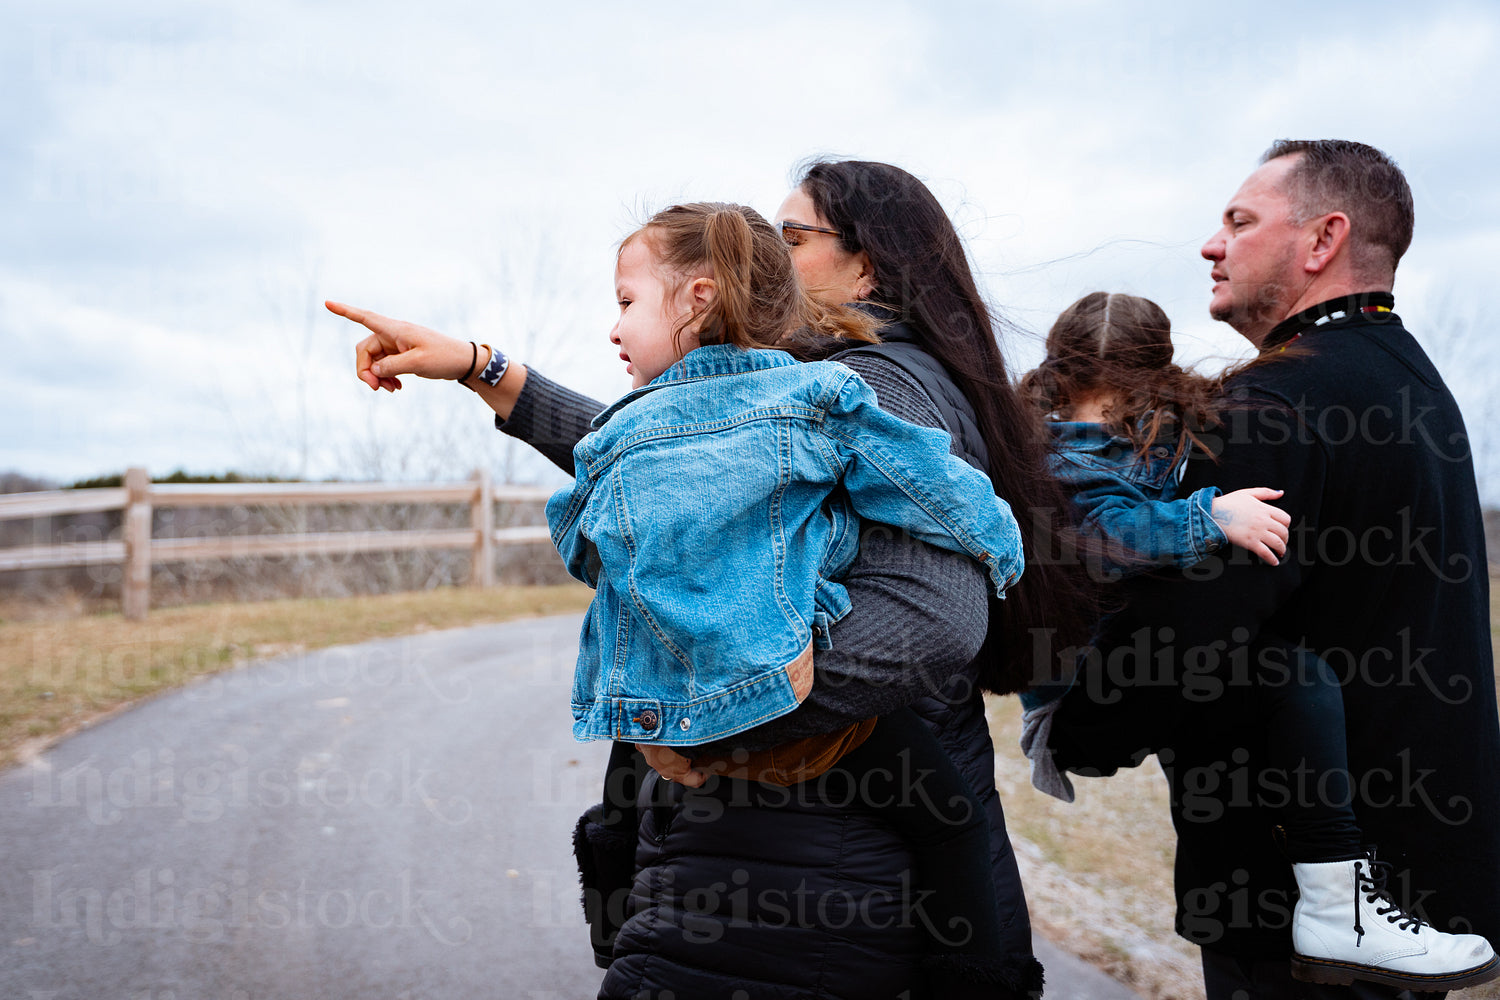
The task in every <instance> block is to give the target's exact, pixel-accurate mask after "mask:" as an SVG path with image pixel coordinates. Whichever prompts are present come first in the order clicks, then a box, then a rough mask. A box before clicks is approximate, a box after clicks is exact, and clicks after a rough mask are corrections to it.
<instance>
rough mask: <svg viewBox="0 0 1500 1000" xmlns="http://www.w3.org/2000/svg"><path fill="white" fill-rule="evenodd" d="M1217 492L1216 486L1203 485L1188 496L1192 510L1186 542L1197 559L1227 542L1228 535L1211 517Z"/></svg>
mask: <svg viewBox="0 0 1500 1000" xmlns="http://www.w3.org/2000/svg"><path fill="white" fill-rule="evenodd" d="M1219 493H1220V491H1219V488H1218V487H1217V486H1205V487H1204V488H1203V489H1201V490H1198V491H1197V492H1196V493H1194V494H1193V495H1192V496H1191V497H1189V498H1188V506H1189V508H1190V510H1191V512H1192V513H1191V515H1190V516H1189V517H1188V544H1189V546H1191V548H1192V552H1193V555H1194V556H1195V557H1197V558H1198V559H1202V558H1204V557H1205V556H1207V555H1208V554H1209V553H1210V552H1216V551H1218V550H1219V549H1221V548H1223V547H1224V546H1226V545H1228V544H1229V536H1228V535H1226V534H1224V529H1223V528H1221V527H1219V522H1218V521H1215V520H1214V517H1213V509H1214V498H1215V497H1217V496H1219Z"/></svg>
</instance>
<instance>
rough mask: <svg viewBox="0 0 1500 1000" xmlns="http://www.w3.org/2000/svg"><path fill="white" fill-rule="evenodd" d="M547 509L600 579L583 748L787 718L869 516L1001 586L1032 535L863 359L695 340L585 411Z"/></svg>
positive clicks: (691, 738) (729, 731) (680, 737)
mask: <svg viewBox="0 0 1500 1000" xmlns="http://www.w3.org/2000/svg"><path fill="white" fill-rule="evenodd" d="M593 426H594V428H595V430H594V432H593V433H591V434H589V435H588V436H586V437H585V438H584V439H583V440H582V441H580V442H579V443H578V446H577V447H576V448H575V449H574V453H573V455H574V465H575V471H576V479H575V481H574V483H573V485H571V486H568V487H565V488H564V489H562V490H559V491H558V492H557V493H556V494H555V495H554V496H553V497H552V499H551V500H550V501H549V502H548V504H547V519H548V521H549V522H550V523H551V526H552V541H553V543H554V544H556V546H557V549H558V552H559V553H560V554H561V555H562V557H563V562H564V563H565V564H566V565H567V567H568V571H569V572H570V573H572V574H573V575H574V576H575V577H577V578H578V579H580V580H582V581H583V582H585V583H587V584H589V585H590V586H592V587H594V588H595V589H596V590H597V594H596V595H595V597H594V601H593V603H592V604H591V605H590V607H589V610H588V614H587V615H586V617H585V619H584V624H583V630H582V635H581V637H580V642H579V652H578V664H577V668H576V670H575V672H574V681H573V719H574V722H573V735H574V736H575V737H576V738H577V739H579V740H596V739H617V740H629V741H631V742H636V743H657V744H663V745H674V744H676V745H694V744H701V743H706V742H709V741H712V740H715V739H720V738H723V737H725V736H731V735H733V734H735V733H737V732H741V731H743V730H745V729H749V728H751V727H753V726H755V725H757V724H758V723H760V722H763V721H765V720H767V719H771V718H774V717H776V716H778V715H781V714H783V713H786V712H789V711H791V710H792V709H793V708H795V707H796V706H797V704H798V702H799V701H800V700H801V699H802V698H803V697H805V696H806V694H807V691H808V690H809V689H810V688H811V685H812V649H813V645H812V644H813V643H815V642H816V643H819V644H820V647H821V648H827V644H828V642H829V639H828V625H829V624H830V623H832V622H835V621H837V620H839V619H840V618H842V617H843V616H844V614H846V613H847V611H848V608H849V599H848V595H847V594H846V592H845V590H844V587H843V586H842V585H841V584H839V583H838V582H837V580H838V577H839V576H840V575H841V574H842V573H843V572H844V571H845V570H846V569H847V568H848V566H849V563H850V562H851V561H852V560H853V558H854V555H855V552H856V549H857V547H858V542H859V521H858V518H860V517H864V518H868V519H869V520H871V521H878V522H881V523H883V524H889V525H891V526H893V527H895V528H898V529H902V530H906V531H909V532H910V533H911V534H912V536H913V537H916V538H919V539H921V540H923V541H926V542H930V543H932V544H934V545H939V546H942V547H944V548H947V549H951V550H953V551H958V552H967V553H969V554H970V555H971V556H973V557H974V558H975V559H978V560H979V561H980V562H982V563H983V564H984V565H985V566H986V567H987V569H988V570H989V574H990V579H991V581H992V583H993V585H994V587H995V591H996V593H1001V592H1003V591H1004V590H1005V589H1006V588H1007V587H1009V586H1010V585H1011V584H1013V583H1014V582H1015V581H1016V579H1017V578H1018V577H1019V576H1020V573H1021V569H1022V565H1023V564H1022V557H1021V539H1020V532H1019V529H1018V527H1017V525H1016V522H1015V518H1014V517H1013V516H1012V515H1011V512H1010V508H1009V506H1008V505H1007V504H1006V503H1005V501H1003V500H1001V499H999V498H998V497H996V496H995V494H994V490H993V488H992V486H991V485H990V481H989V479H988V478H987V477H986V476H985V475H984V474H983V473H981V472H979V471H978V470H976V469H974V468H973V467H972V466H970V465H968V464H967V463H965V462H963V461H962V460H960V459H958V458H956V457H954V456H952V455H950V454H949V450H948V449H949V437H948V435H947V434H945V433H944V432H942V431H938V430H933V429H931V428H923V427H918V426H916V425H914V424H910V423H907V422H905V421H903V420H899V419H897V418H896V417H893V416H891V415H890V414H888V413H885V412H884V411H882V410H881V409H880V407H879V406H878V405H877V403H876V400H875V394H874V392H873V391H872V390H871V389H870V387H869V386H868V385H866V384H865V383H864V381H863V380H862V379H860V378H859V377H858V376H857V375H856V374H855V373H854V371H853V370H852V369H850V368H848V367H846V366H845V365H842V364H838V363H836V362H815V363H808V364H801V363H798V362H796V361H795V360H793V359H792V358H791V357H790V356H789V355H787V354H784V353H782V352H780V351H746V350H741V349H739V348H735V347H729V346H726V345H712V346H708V347H700V348H698V349H697V350H695V351H692V352H690V353H689V354H688V355H687V356H686V357H685V358H683V359H682V360H681V361H679V362H678V363H677V364H675V365H673V366H672V367H671V368H670V369H668V370H667V371H666V372H665V373H664V374H662V375H661V376H659V377H658V378H657V379H656V380H655V381H653V382H651V383H650V384H649V385H646V386H642V387H641V388H639V389H636V390H634V391H633V392H630V393H628V394H627V395H625V396H624V397H623V398H622V399H620V400H619V401H618V402H616V403H614V404H613V405H612V406H610V407H609V408H608V409H606V410H605V411H604V412H603V413H601V414H599V416H598V417H596V418H595V419H594V422H593Z"/></svg>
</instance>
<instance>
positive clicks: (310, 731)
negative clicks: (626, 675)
mask: <svg viewBox="0 0 1500 1000" xmlns="http://www.w3.org/2000/svg"><path fill="white" fill-rule="evenodd" d="M577 629H578V617H577V616H564V617H558V618H546V619H538V620H532V621H522V622H513V623H510V624H506V625H495V626H484V627H480V628H472V629H464V630H459V631H452V632H441V633H431V634H427V635H421V636H414V637H409V638H404V639H398V640H386V641H379V642H370V643H365V644H362V645H359V646H349V647H341V648H338V649H331V650H325V651H323V652H319V653H312V654H307V655H303V656H295V657H287V658H282V659H278V660H272V661H268V662H264V663H259V664H254V665H251V666H248V667H244V668H241V669H238V670H235V671H232V672H230V673H227V674H221V675H218V676H216V677H212V678H209V679H207V680H204V681H201V682H199V683H196V684H193V685H190V686H188V687H186V688H184V689H182V690H180V691H176V692H173V693H171V694H168V695H165V696H163V697H160V698H156V699H153V700H151V701H149V702H146V703H145V704H143V705H141V706H139V707H137V708H135V709H133V710H131V711H129V712H125V713H123V714H121V715H119V716H117V717H115V718H112V719H110V720H108V721H106V722H104V723H102V724H100V725H98V726H95V727H93V728H90V729H87V730H84V731H82V732H80V733H78V734H76V735H74V736H73V737H71V738H69V739H67V740H65V741H64V742H62V743H61V744H59V745H58V746H57V747H55V748H53V749H52V750H50V751H49V752H47V753H46V754H44V755H42V756H41V757H40V758H38V759H37V760H35V761H32V762H29V763H27V764H23V765H21V766H19V767H16V768H13V769H11V770H9V771H7V772H6V773H4V774H0V998H5V1000H10V998H18V1000H19V998H24V1000H96V998H111V1000H114V998H119V1000H189V998H192V1000H281V998H285V1000H314V998H315V1000H344V998H351V1000H352V998H356V997H358V998H379V1000H426V998H442V1000H467V998H471V997H473V998H478V997H484V998H496V997H503V998H517V1000H564V998H566V1000H582V998H588V997H592V996H593V995H594V993H595V991H596V989H597V987H598V983H599V979H600V976H601V973H600V972H599V971H598V970H597V969H595V968H594V965H593V962H592V960H591V959H590V956H589V950H588V945H587V937H586V932H585V930H584V926H583V919H582V916H581V914H580V911H579V908H578V888H577V876H576V874H575V869H574V866H573V859H572V855H571V850H570V838H571V833H572V827H573V823H574V821H575V820H576V818H577V816H578V814H579V812H581V811H582V809H583V808H584V806H585V805H586V804H587V803H588V802H590V801H592V800H594V799H595V797H596V796H597V795H598V785H599V780H600V776H601V774H602V771H603V766H604V757H605V753H606V747H605V746H604V745H603V744H594V745H580V744H577V743H574V742H573V741H572V739H571V737H570V735H569V730H570V718H569V713H568V697H567V695H568V686H569V681H570V679H571V675H572V664H573V657H574V652H575V648H576V647H575V645H574V644H575V642H576V636H577ZM1038 945H1039V948H1040V951H1039V954H1040V956H1041V958H1042V960H1043V962H1044V963H1045V964H1046V965H1047V972H1048V990H1047V997H1048V998H1055V1000H1074V998H1088V1000H1116V998H1118V1000H1128V998H1130V997H1132V996H1133V994H1131V993H1130V992H1129V991H1127V990H1124V989H1123V988H1122V987H1120V986H1118V984H1115V983H1113V982H1112V981H1110V980H1109V979H1107V978H1105V977H1104V976H1102V975H1100V974H1099V973H1097V972H1096V971H1094V970H1093V969H1091V968H1089V967H1088V966H1085V965H1083V963H1081V962H1078V961H1077V960H1076V959H1072V958H1071V956H1065V955H1061V954H1060V953H1058V952H1056V950H1055V949H1052V948H1050V947H1048V946H1046V945H1045V942H1040V941H1039V942H1038Z"/></svg>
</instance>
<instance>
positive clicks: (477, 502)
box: [469, 469, 495, 587]
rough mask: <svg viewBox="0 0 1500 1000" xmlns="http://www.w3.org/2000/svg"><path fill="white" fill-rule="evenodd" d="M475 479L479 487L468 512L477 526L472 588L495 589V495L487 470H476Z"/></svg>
mask: <svg viewBox="0 0 1500 1000" xmlns="http://www.w3.org/2000/svg"><path fill="white" fill-rule="evenodd" d="M474 479H475V480H476V482H477V483H478V488H477V489H476V490H475V491H474V499H473V501H472V503H471V506H470V509H469V523H471V524H472V525H473V526H474V559H473V566H472V567H471V569H470V571H469V585H470V586H473V587H493V586H494V585H495V528H494V510H495V506H494V505H495V494H494V491H493V490H492V488H491V486H490V474H489V471H488V470H486V469H476V470H475V471H474Z"/></svg>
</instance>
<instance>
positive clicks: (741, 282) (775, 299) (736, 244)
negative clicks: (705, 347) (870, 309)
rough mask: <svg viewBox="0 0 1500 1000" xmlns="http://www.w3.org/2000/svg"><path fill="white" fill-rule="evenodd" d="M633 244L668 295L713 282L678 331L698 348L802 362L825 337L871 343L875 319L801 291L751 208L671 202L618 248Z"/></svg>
mask: <svg viewBox="0 0 1500 1000" xmlns="http://www.w3.org/2000/svg"><path fill="white" fill-rule="evenodd" d="M635 239H644V240H645V241H646V242H647V244H648V245H649V246H650V248H651V252H652V257H653V258H654V260H655V263H656V266H657V267H659V268H660V269H661V270H663V271H665V272H666V274H665V275H664V277H666V279H667V281H668V283H669V287H672V288H673V289H674V291H675V289H676V288H680V287H681V286H682V284H683V283H685V282H688V281H691V280H693V279H694V278H700V277H707V278H712V279H713V281H714V287H715V295H714V298H713V300H712V301H711V302H709V303H708V304H707V305H706V306H704V307H703V308H702V309H700V310H698V311H696V312H694V313H693V314H692V315H690V316H688V317H687V318H686V319H685V320H684V321H683V324H682V327H681V329H686V328H687V327H690V326H695V325H696V327H697V330H698V342H699V343H700V344H732V345H734V346H736V347H744V348H778V349H785V350H789V351H791V352H792V353H793V354H795V355H797V356H799V357H808V356H813V355H815V354H817V353H819V350H818V346H819V345H821V344H826V343H827V342H828V341H829V340H830V339H831V338H839V339H841V340H852V341H855V342H859V343H874V342H876V341H877V340H878V339H879V338H877V337H876V336H875V329H876V328H877V327H878V325H879V323H878V321H877V320H876V319H874V318H872V317H870V316H867V315H866V314H864V313H862V312H859V311H858V310H855V309H849V308H847V307H843V306H823V305H820V304H819V303H817V302H815V301H814V300H813V299H812V298H811V297H810V296H809V295H808V294H807V293H806V292H805V291H804V290H803V288H802V283H801V282H800V281H799V280H798V278H797V271H796V268H795V267H793V265H792V257H791V253H790V251H788V249H787V246H786V242H785V241H784V240H782V238H781V234H780V233H779V232H777V230H776V227H775V226H772V225H771V224H770V223H769V222H767V221H766V219H765V217H764V216H762V215H761V214H760V213H759V212H757V211H755V210H754V209H752V208H747V207H745V206H744V205H732V204H727V203H724V202H695V203H692V204H687V205H673V206H672V207H671V208H668V209H664V210H663V211H660V212H657V213H656V214H655V215H653V216H652V217H651V219H650V221H649V222H647V223H646V224H645V225H644V226H642V227H641V228H640V230H639V231H637V232H636V233H634V234H632V235H631V236H629V237H627V238H626V240H625V242H624V243H622V244H621V246H622V248H623V247H624V245H625V244H628V243H629V242H630V241H631V240H635ZM679 332H680V330H679ZM821 353H828V352H827V350H826V349H824V350H822V351H821Z"/></svg>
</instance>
